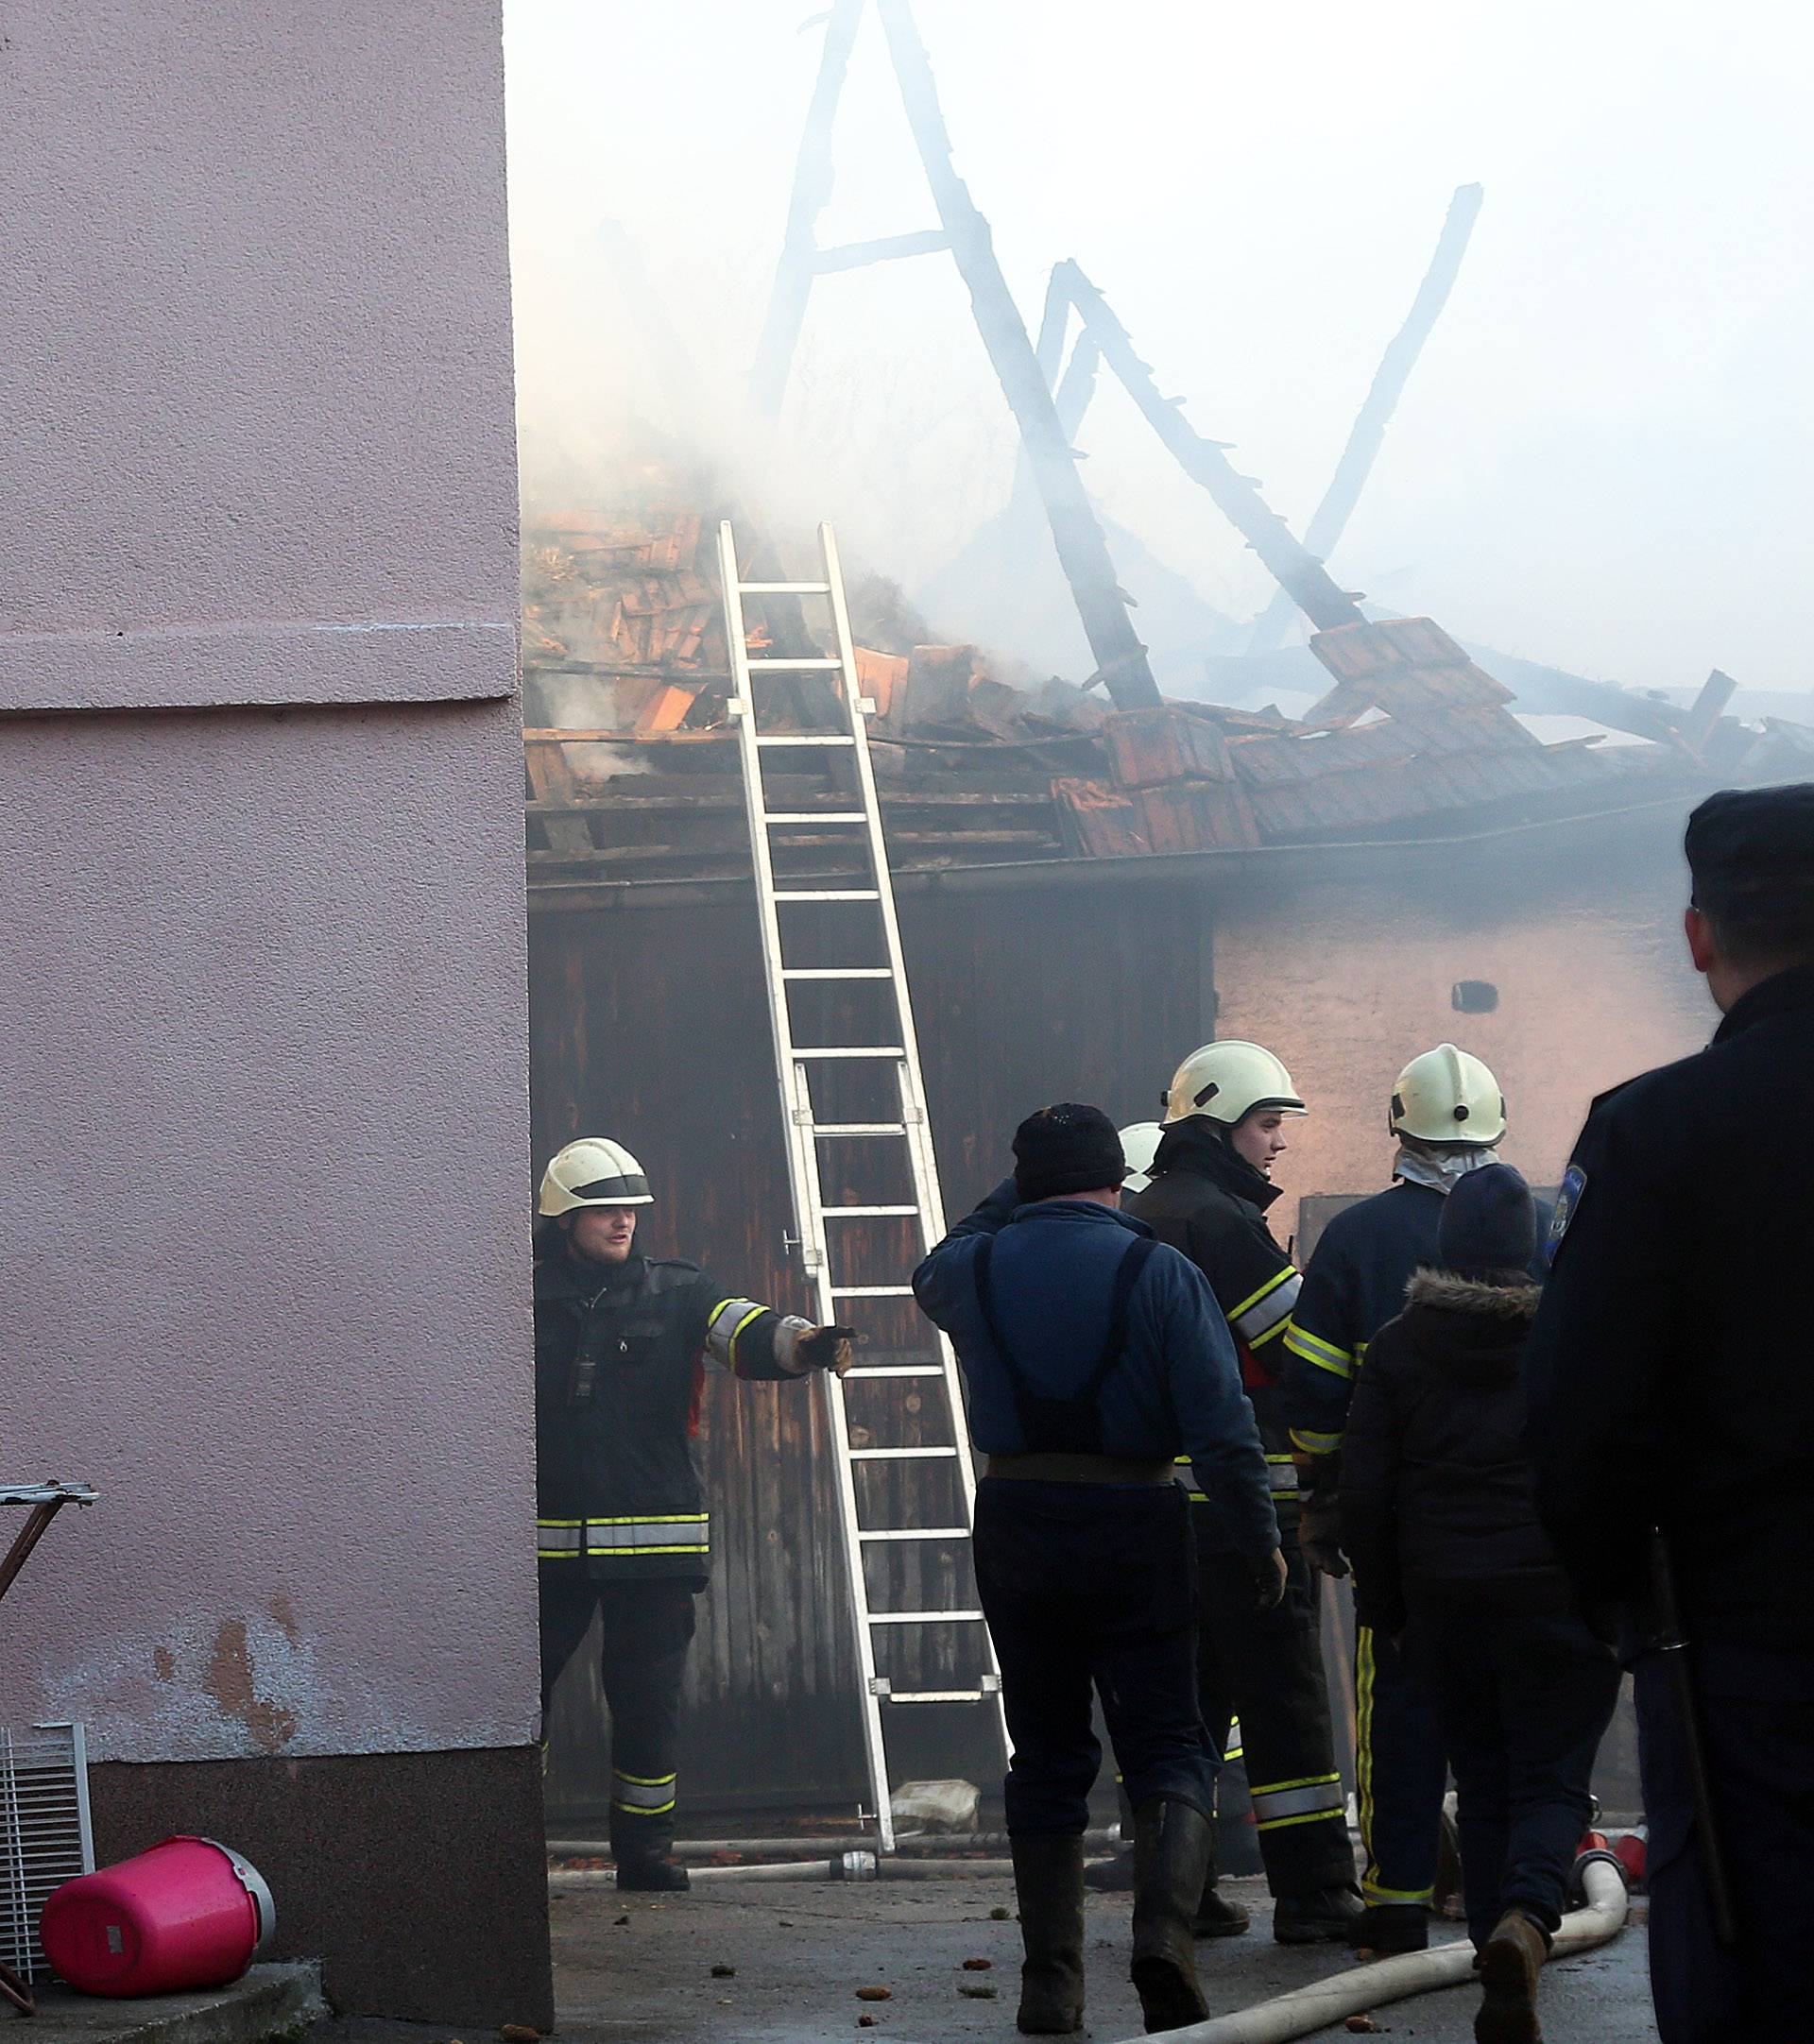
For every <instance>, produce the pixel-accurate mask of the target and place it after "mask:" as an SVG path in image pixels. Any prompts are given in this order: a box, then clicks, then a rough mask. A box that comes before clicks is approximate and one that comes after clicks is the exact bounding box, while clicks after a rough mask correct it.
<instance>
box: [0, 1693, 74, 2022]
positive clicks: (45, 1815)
mask: <svg viewBox="0 0 1814 2044" xmlns="http://www.w3.org/2000/svg"><path fill="white" fill-rule="evenodd" d="M93 1872H94V1831H93V1829H92V1827H91V1826H90V1823H89V1814H88V1741H87V1738H86V1735H85V1733H84V1730H83V1728H82V1727H81V1726H80V1725H37V1726H34V1727H33V1728H32V1729H30V1730H29V1731H8V1730H6V1729H0V1962H3V1963H4V1964H6V1965H8V1966H9V1967H12V1969H13V1971H14V1972H16V1973H21V1974H23V1975H24V1976H25V1977H26V1979H27V1980H28V1981H32V1982H37V1981H40V1980H43V1979H46V1978H47V1977H48V1976H49V1974H50V1971H51V1967H50V1964H49V1962H48V1961H47V1960H46V1959H45V1957H44V1948H43V1946H42V1945H41V1944H40V1943H39V1941H38V1919H39V1917H40V1916H42V1915H43V1907H44V1899H45V1898H46V1897H47V1896H48V1895H49V1894H50V1892H51V1890H52V1889H53V1888H59V1887H60V1886H61V1885H62V1884H63V1882H65V1881H73V1880H74V1879H75V1878H76V1876H77V1874H92V1873H93Z"/></svg>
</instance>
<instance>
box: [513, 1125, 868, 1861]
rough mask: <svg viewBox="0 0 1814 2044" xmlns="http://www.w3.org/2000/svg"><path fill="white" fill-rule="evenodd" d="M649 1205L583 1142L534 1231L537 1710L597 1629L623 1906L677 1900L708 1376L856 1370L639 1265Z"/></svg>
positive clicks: (840, 1349)
mask: <svg viewBox="0 0 1814 2044" xmlns="http://www.w3.org/2000/svg"><path fill="white" fill-rule="evenodd" d="M652 1203H653V1196H652V1195H651V1193H650V1191H649V1183H648V1179H647V1178H646V1177H645V1176H644V1174H643V1170H642V1166H641V1165H640V1164H639V1163H638V1162H637V1161H636V1159H635V1158H634V1157H633V1156H631V1154H630V1152H629V1151H628V1150H625V1148H624V1146H623V1145H622V1144H621V1143H616V1142H612V1141H610V1140H609V1139H608V1138H607V1137H602V1136H587V1137H583V1138H582V1139H581V1140H580V1141H578V1142H575V1143H569V1144H568V1145H567V1147H566V1148H565V1149H564V1150H561V1151H560V1153H559V1154H558V1155H557V1156H556V1158H555V1159H554V1160H553V1162H552V1163H550V1165H549V1166H548V1168H547V1170H546V1172H545V1173H544V1174H543V1176H542V1181H541V1192H540V1197H539V1201H538V1202H537V1205H538V1209H539V1213H540V1215H541V1219H540V1221H539V1224H538V1227H537V1231H536V1250H537V1254H536V1267H535V1304H536V1521H537V1553H538V1558H539V1570H538V1574H539V1588H540V1601H541V1710H542V1720H543V1724H544V1726H545V1724H546V1722H547V1715H548V1703H549V1698H550V1696H551V1695H553V1693H554V1687H555V1683H556V1678H558V1677H559V1675H560V1671H561V1670H562V1668H564V1667H565V1666H566V1665H567V1662H568V1661H570V1660H571V1659H572V1658H573V1653H574V1651H575V1649H576V1648H577V1647H578V1645H579V1644H580V1642H581V1641H582V1640H583V1639H584V1638H585V1637H586V1634H587V1632H588V1631H589V1630H590V1627H591V1623H592V1614H593V1613H594V1612H595V1611H596V1612H597V1613H599V1614H600V1616H601V1618H602V1621H603V1626H604V1640H603V1660H602V1668H603V1675H604V1684H605V1698H606V1701H607V1703H608V1705H609V1707H610V1713H611V1854H612V1857H613V1858H614V1859H615V1860H616V1862H617V1884H618V1886H619V1887H620V1888H636V1889H645V1890H657V1891H665V1890H673V1889H678V1888H684V1887H686V1885H687V1874H686V1869H685V1868H684V1867H682V1866H678V1865H676V1864H675V1862H674V1860H673V1857H672V1852H671V1848H672V1847H673V1844H674V1811H675V1784H676V1764H675V1762H676V1751H675V1749H676V1743H677V1740H678V1735H679V1721H680V1682H681V1678H682V1676H683V1674H684V1673H685V1670H686V1661H687V1648H688V1645H689V1644H690V1643H691V1641H692V1639H693V1597H694V1596H695V1595H696V1593H698V1592H699V1591H701V1590H703V1589H704V1588H705V1585H706V1577H707V1567H708V1559H709V1556H710V1517H709V1515H708V1513H707V1511H706V1508H705V1499H704V1496H703V1493H702V1491H701V1489H700V1483H699V1473H698V1470H697V1468H696V1466H695V1464H694V1462H693V1447H692V1438H691V1437H692V1435H693V1431H694V1428H695V1425H696V1422H697V1414H698V1403H699V1393H700V1389H701V1386H702V1383H703V1378H704V1367H705V1358H706V1356H708V1355H710V1357H711V1358H712V1360H713V1361H714V1362H717V1363H720V1364H722V1365H723V1366H724V1368H726V1369H727V1370H728V1371H731V1372H732V1374H733V1375H736V1376H739V1377H767V1378H781V1377H797V1376H803V1375H805V1374H806V1373H807V1372H808V1371H813V1370H835V1371H838V1372H839V1373H840V1374H842V1373H843V1372H844V1371H846V1370H847V1369H848V1368H849V1365H850V1330H849V1329H848V1328H846V1327H814V1326H812V1325H811V1324H810V1323H809V1322H807V1321H806V1320H796V1319H794V1318H792V1317H791V1316H786V1317H784V1316H783V1315H781V1314H779V1313H776V1312H773V1311H771V1310H770V1309H769V1308H768V1307H767V1306H764V1305H760V1304H758V1303H757V1302H756V1301H755V1300H753V1299H741V1298H739V1297H737V1295H736V1294H735V1293H733V1292H731V1291H730V1290H728V1289H727V1287H726V1286H723V1285H720V1284H718V1283H716V1282H715V1281H714V1280H713V1279H711V1278H710V1277H708V1276H707V1275H706V1273H705V1272H704V1271H703V1270H701V1269H699V1268H698V1266H697V1265H696V1264H690V1263H680V1262H678V1261H672V1260H665V1259H658V1258H653V1257H648V1256H640V1255H638V1254H636V1253H635V1240H636V1225H637V1218H638V1214H639V1212H640V1210H641V1209H642V1208H643V1207H645V1206H648V1205H651V1204H652Z"/></svg>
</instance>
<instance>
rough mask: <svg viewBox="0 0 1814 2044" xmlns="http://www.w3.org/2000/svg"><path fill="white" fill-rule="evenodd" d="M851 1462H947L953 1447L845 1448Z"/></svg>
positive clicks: (954, 1450) (953, 1451) (953, 1453)
mask: <svg viewBox="0 0 1814 2044" xmlns="http://www.w3.org/2000/svg"><path fill="white" fill-rule="evenodd" d="M845 1453H846V1454H847V1456H849V1457H850V1459H851V1460H852V1461H853V1462H941V1461H942V1462H949V1461H950V1459H951V1457H952V1456H954V1455H955V1454H956V1453H957V1450H956V1449H955V1448H847V1449H846V1450H845Z"/></svg>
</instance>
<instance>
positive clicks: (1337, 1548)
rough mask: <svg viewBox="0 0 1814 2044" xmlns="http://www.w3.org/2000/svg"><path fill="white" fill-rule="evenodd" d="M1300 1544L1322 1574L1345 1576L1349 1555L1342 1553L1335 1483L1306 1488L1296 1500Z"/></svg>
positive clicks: (1339, 1510)
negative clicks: (1310, 1488)
mask: <svg viewBox="0 0 1814 2044" xmlns="http://www.w3.org/2000/svg"><path fill="white" fill-rule="evenodd" d="M1297 1544H1298V1546H1299V1547H1300V1548H1301V1549H1302V1550H1303V1553H1304V1559H1305V1560H1306V1561H1308V1562H1309V1564H1310V1566H1311V1567H1312V1568H1313V1569H1315V1570H1316V1571H1317V1572H1318V1573H1319V1574H1320V1575H1323V1576H1337V1577H1340V1576H1345V1575H1346V1574H1347V1573H1348V1558H1347V1556H1346V1555H1344V1554H1343V1552H1342V1513H1341V1508H1340V1504H1339V1500H1338V1497H1337V1492H1336V1488H1335V1486H1334V1484H1332V1483H1324V1484H1319V1485H1317V1486H1316V1487H1315V1488H1314V1489H1312V1490H1306V1491H1305V1492H1304V1493H1303V1495H1302V1496H1301V1497H1300V1498H1299V1499H1298V1502H1297Z"/></svg>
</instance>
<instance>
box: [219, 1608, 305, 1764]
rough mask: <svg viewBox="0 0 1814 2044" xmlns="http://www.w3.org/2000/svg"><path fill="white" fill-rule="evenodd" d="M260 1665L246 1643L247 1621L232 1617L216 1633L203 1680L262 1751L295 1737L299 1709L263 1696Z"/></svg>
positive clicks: (225, 1712) (225, 1711)
mask: <svg viewBox="0 0 1814 2044" xmlns="http://www.w3.org/2000/svg"><path fill="white" fill-rule="evenodd" d="M256 1677H257V1669H256V1667H255V1665H254V1663H253V1661H252V1653H251V1648H250V1647H249V1645H248V1644H247V1638H246V1621H245V1620H244V1619H243V1618H229V1619H226V1620H224V1621H223V1622H222V1624H221V1627H220V1629H219V1630H218V1631H217V1632H216V1633H215V1634H214V1652H213V1654H212V1655H210V1657H209V1660H208V1672H207V1675H206V1677H205V1678H204V1680H205V1682H206V1686H207V1690H208V1694H209V1695H211V1696H213V1698H214V1701H215V1702H216V1703H217V1704H218V1705H219V1706H220V1710H221V1714H222V1715H223V1716H225V1717H236V1718H238V1719H239V1721H240V1723H241V1724H243V1725H244V1726H245V1727H246V1729H247V1730H248V1732H250V1733H251V1735H252V1741H253V1743H254V1745H256V1746H258V1748H259V1750H260V1751H261V1752H265V1753H275V1752H278V1751H279V1750H280V1749H281V1748H282V1747H283V1746H288V1744H289V1743H290V1741H291V1740H292V1739H294V1738H295V1737H296V1712H294V1711H286V1710H284V1709H283V1707H282V1705H281V1704H276V1703H273V1702H271V1701H270V1699H269V1698H268V1697H265V1696H261V1695H259V1694H258V1687H257V1679H256Z"/></svg>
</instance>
